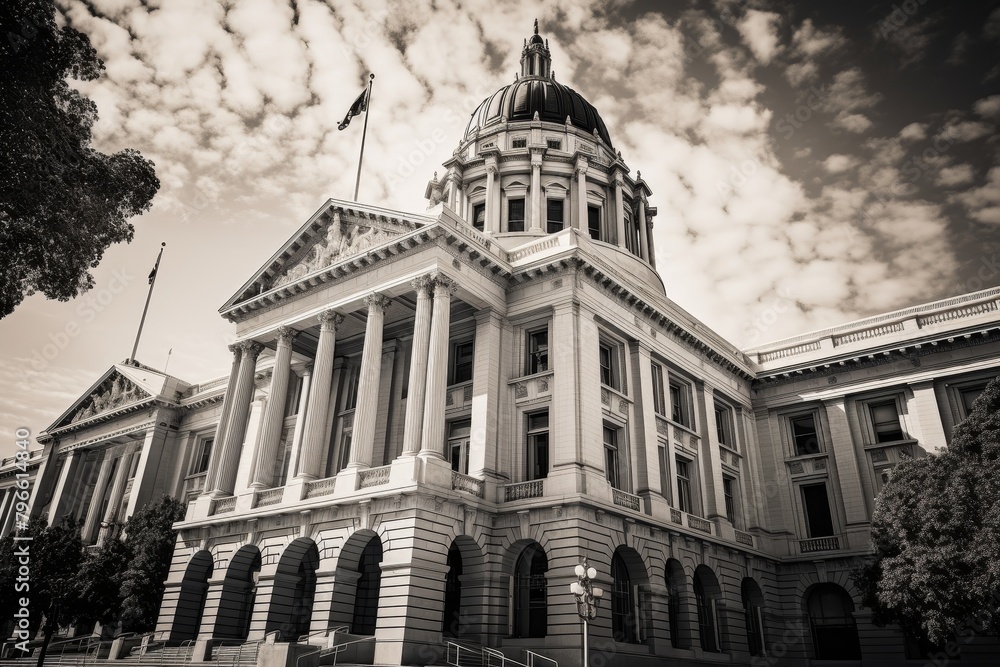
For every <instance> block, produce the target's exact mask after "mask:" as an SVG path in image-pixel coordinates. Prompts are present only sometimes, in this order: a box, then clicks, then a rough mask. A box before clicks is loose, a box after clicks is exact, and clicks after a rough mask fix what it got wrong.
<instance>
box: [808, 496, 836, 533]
mask: <svg viewBox="0 0 1000 667" xmlns="http://www.w3.org/2000/svg"><path fill="white" fill-rule="evenodd" d="M802 506H803V508H804V509H805V512H806V534H807V535H808V536H809V537H829V536H830V535H833V518H832V516H831V515H830V499H829V497H827V495H826V484H806V485H803V486H802Z"/></svg>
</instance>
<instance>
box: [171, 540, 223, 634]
mask: <svg viewBox="0 0 1000 667" xmlns="http://www.w3.org/2000/svg"><path fill="white" fill-rule="evenodd" d="M213 569H214V566H213V563H212V554H211V553H209V552H208V551H199V552H198V553H196V554H195V555H194V557H193V558H192V559H191V562H190V563H188V566H187V569H186V570H185V571H184V579H183V580H182V581H181V589H180V595H179V597H178V599H177V608H176V609H175V610H174V622H173V625H172V627H171V629H170V639H171V640H186V639H194V638H195V637H197V636H198V632H199V630H201V617H202V614H203V613H204V611H205V596H206V594H207V593H208V578H209V577H211V576H212V571H213Z"/></svg>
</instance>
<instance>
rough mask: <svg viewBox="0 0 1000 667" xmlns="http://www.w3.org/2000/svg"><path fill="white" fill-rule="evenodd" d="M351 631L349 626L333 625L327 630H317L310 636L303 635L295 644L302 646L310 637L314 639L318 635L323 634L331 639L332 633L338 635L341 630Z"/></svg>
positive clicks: (309, 634)
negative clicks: (303, 641)
mask: <svg viewBox="0 0 1000 667" xmlns="http://www.w3.org/2000/svg"><path fill="white" fill-rule="evenodd" d="M349 629H350V627H349V626H347V625H331V626H330V627H328V628H327V629H326V630H316V631H315V632H310V633H308V634H304V635H301V636H300V637H299V638H298V639H297V640H295V643H296V644H301V643H302V640H308V639H309V638H310V637H314V636H316V635H321V634H324V633H325V634H326V636H327V637H329V636H330V632H331V631H332V632H333V633H334V634H336V633H338V632H340V631H341V630H344V631H346V630H349ZM306 643H307V644H308V643H309V642H308V641H306Z"/></svg>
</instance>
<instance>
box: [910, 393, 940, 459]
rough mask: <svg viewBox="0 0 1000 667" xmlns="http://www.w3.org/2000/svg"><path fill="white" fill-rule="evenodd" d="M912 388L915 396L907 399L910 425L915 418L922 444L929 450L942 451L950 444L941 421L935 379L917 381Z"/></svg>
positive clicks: (917, 435)
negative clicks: (935, 391)
mask: <svg viewBox="0 0 1000 667" xmlns="http://www.w3.org/2000/svg"><path fill="white" fill-rule="evenodd" d="M910 388H911V389H913V398H912V399H910V400H909V401H907V403H908V404H909V405H908V409H907V412H909V414H908V415H907V421H908V422H909V424H908V426H909V425H911V424H913V422H914V420H915V421H916V423H917V428H918V429H919V432H918V433H917V434H916V436H915V437H917V438H918V439H919V440H920V445H921V446H922V447H923V448H924V449H925V450H927V451H928V452H940V451H941V450H942V449H944V448H945V447H947V446H948V439H947V437H946V436H945V432H944V424H943V423H942V422H941V411H940V410H939V409H938V402H937V396H936V395H935V393H934V381H933V380H928V381H927V382H917V383H914V384H911V385H910Z"/></svg>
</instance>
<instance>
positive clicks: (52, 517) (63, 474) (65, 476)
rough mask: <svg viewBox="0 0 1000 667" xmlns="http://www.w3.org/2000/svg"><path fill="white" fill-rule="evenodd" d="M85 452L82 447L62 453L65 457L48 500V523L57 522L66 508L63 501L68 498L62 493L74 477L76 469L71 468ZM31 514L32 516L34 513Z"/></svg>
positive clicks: (75, 465) (74, 466)
mask: <svg viewBox="0 0 1000 667" xmlns="http://www.w3.org/2000/svg"><path fill="white" fill-rule="evenodd" d="M53 454H54V452H53ZM86 454H87V451H86V450H84V449H75V450H73V451H71V452H69V453H67V454H64V456H65V459H64V460H63V464H62V469H61V470H60V471H59V479H58V480H56V486H55V489H54V491H53V492H52V500H51V501H49V508H50V509H49V524H50V525H54V524H56V523H59V519H61V518H62V515H63V513H64V512H65V510H66V507H65V505H66V503H65V501H66V500H68V499H66V498H63V495H65V492H66V486H67V484H68V483H69V480H70V479H73V478H75V477H76V473H77V471H76V470H73V468H76V467H77V464H78V463H79V462H80V460H81V459H82V458H83V457H84V456H86ZM70 472H72V473H73V475H72V476H71V475H70ZM39 509H41V508H39ZM60 510H62V511H60ZM32 515H33V516H34V514H32Z"/></svg>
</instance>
